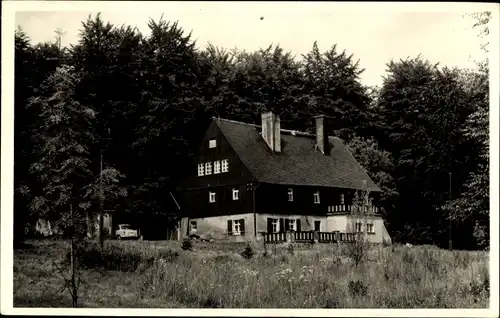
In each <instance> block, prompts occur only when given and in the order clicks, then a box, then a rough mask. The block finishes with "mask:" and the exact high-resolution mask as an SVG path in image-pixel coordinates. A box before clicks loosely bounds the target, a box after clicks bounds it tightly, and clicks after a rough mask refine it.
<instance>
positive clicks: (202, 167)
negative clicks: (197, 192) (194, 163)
mask: <svg viewBox="0 0 500 318" xmlns="http://www.w3.org/2000/svg"><path fill="white" fill-rule="evenodd" d="M204 175H205V165H204V164H202V163H199V164H198V177H201V176H204Z"/></svg>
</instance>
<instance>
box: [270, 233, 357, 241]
mask: <svg viewBox="0 0 500 318" xmlns="http://www.w3.org/2000/svg"><path fill="white" fill-rule="evenodd" d="M262 236H263V237H264V242H266V243H283V242H318V243H337V242H341V243H344V242H353V241H354V240H355V234H354V233H343V232H339V231H335V232H315V231H307V232H279V233H262Z"/></svg>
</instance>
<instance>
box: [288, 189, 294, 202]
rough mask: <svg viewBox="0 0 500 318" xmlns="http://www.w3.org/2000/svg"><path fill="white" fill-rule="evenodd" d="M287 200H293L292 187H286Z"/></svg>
mask: <svg viewBox="0 0 500 318" xmlns="http://www.w3.org/2000/svg"><path fill="white" fill-rule="evenodd" d="M288 201H290V202H292V201H293V189H292V188H288Z"/></svg>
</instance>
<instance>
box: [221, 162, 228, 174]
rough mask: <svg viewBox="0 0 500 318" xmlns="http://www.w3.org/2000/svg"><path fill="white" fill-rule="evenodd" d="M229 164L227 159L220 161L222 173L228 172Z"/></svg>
mask: <svg viewBox="0 0 500 318" xmlns="http://www.w3.org/2000/svg"><path fill="white" fill-rule="evenodd" d="M228 170H229V162H228V160H227V159H224V160H222V172H228Z"/></svg>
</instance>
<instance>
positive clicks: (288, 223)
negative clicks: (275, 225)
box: [285, 219, 290, 231]
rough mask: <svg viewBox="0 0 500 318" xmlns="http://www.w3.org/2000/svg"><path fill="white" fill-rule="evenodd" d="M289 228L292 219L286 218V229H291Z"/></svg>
mask: <svg viewBox="0 0 500 318" xmlns="http://www.w3.org/2000/svg"><path fill="white" fill-rule="evenodd" d="M289 230H290V220H289V219H285V231H289Z"/></svg>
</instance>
